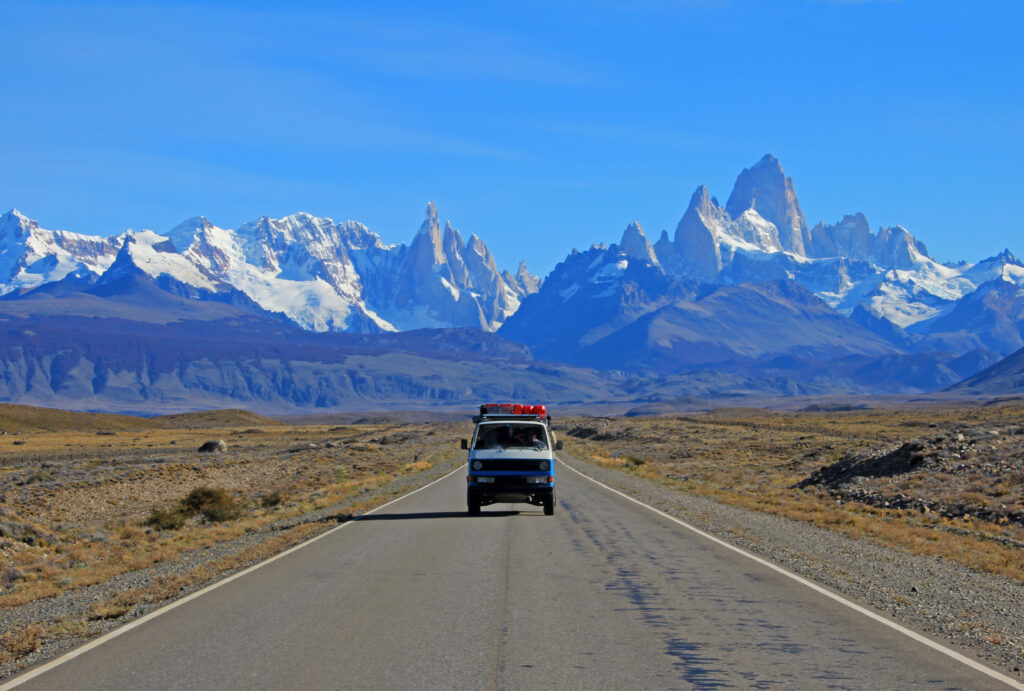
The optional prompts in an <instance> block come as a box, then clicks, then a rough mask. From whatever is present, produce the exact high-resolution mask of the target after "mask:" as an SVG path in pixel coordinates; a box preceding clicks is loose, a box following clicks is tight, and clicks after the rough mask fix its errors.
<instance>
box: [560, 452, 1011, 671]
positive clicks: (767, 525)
mask: <svg viewBox="0 0 1024 691" xmlns="http://www.w3.org/2000/svg"><path fill="white" fill-rule="evenodd" d="M561 458H562V460H563V461H564V462H566V463H567V464H568V465H569V466H570V467H573V468H575V469H577V470H579V471H581V472H583V473H585V474H586V475H589V476H590V477H592V478H594V479H596V480H599V481H601V482H603V483H604V484H606V485H608V486H610V487H613V488H615V489H617V490H619V491H621V492H624V493H626V494H628V495H629V496H632V497H634V498H636V499H638V500H640V501H642V502H645V503H647V504H650V505H651V506H654V507H656V508H658V509H660V510H661V511H664V512H665V513H668V514H669V515H672V516H675V517H677V518H679V519H681V520H684V521H686V522H687V523H690V524H691V525H693V526H695V527H697V528H700V529H701V530H704V531H706V532H708V533H710V534H712V535H715V536H716V537H719V538H720V539H723V540H725V541H727V542H729V543H731V544H733V545H736V546H737V547H740V548H743V549H745V550H747V551H749V552H751V553H753V554H757V555H759V556H761V557H764V558H766V559H769V560H771V561H773V562H775V563H777V564H779V565H781V566H784V567H785V568H787V569H790V570H791V571H793V572H795V573H797V574H799V575H801V576H803V577H805V578H807V579H809V580H812V581H814V582H816V583H819V584H821V585H823V586H825V587H827V588H829V589H831V590H833V591H835V592H837V593H840V594H842V595H843V596H845V597H847V598H849V599H850V600H853V601H855V602H858V603H860V604H862V605H865V606H867V607H869V608H871V609H873V610H875V611H876V612H878V613H880V614H882V615H885V616H890V617H892V618H893V620H894V621H897V622H899V623H900V624H902V625H904V626H907V627H908V628H911V629H914V630H917V631H919V632H921V633H923V634H925V635H927V636H929V637H931V638H933V639H935V640H937V641H940V642H943V643H945V644H947V645H949V646H950V647H953V648H954V649H957V650H959V651H961V652H963V653H964V654H966V655H969V656H971V657H974V658H976V659H978V660H981V661H983V662H985V663H986V664H988V665H990V666H991V667H993V668H994V669H996V670H998V671H1001V672H1003V673H1004V674H1007V675H1008V676H1010V677H1011V678H1014V679H1018V680H1021V681H1022V682H1024V672H1022V670H1024V627H1022V625H1021V622H1024V585H1022V584H1021V583H1020V582H1018V581H1014V580H1011V579H1008V578H1003V577H999V576H994V575H990V574H984V573H979V572H976V571H973V570H971V569H968V568H966V567H964V566H960V565H958V564H954V563H951V562H949V561H946V560H942V559H938V558H934V557H924V556H918V555H914V554H908V553H906V552H903V551H900V550H897V549H893V548H889V547H884V546H881V545H878V544H875V543H873V542H871V541H869V540H866V539H859V540H855V539H851V538H849V537H846V536H844V535H841V534H838V533H834V532H831V531H829V530H826V529H823V528H818V527H816V526H813V525H810V524H807V523H802V522H799V521H794V520H790V519H787V518H782V517H780V516H775V515H772V514H768V513H761V512H758V511H749V510H745V509H741V508H736V507H732V506H728V505H725V504H721V503H719V502H716V501H714V500H712V499H708V498H705V497H700V496H695V495H691V494H685V493H682V492H678V491H675V490H673V489H670V488H668V487H666V486H664V485H661V484H658V483H657V482H655V481H652V480H648V479H646V478H642V477H638V476H636V475H633V474H630V473H628V472H624V471H620V470H615V469H612V468H606V467H602V466H598V465H595V464H592V463H588V462H584V461H581V460H580V459H578V458H573V457H571V456H569V455H568V454H563V455H562V456H561Z"/></svg>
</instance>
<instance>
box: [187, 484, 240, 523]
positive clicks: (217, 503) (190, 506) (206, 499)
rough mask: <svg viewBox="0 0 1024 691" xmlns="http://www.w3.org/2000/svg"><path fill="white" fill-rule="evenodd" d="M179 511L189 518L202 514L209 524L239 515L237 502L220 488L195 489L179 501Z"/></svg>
mask: <svg viewBox="0 0 1024 691" xmlns="http://www.w3.org/2000/svg"><path fill="white" fill-rule="evenodd" d="M181 509H182V510H183V511H184V512H185V513H187V514H188V515H190V516H194V515H196V514H202V515H203V518H205V519H206V520H208V521H210V522H211V523H219V522H221V521H229V520H231V519H233V518H238V515H239V513H241V510H240V509H239V506H238V504H237V502H235V500H234V499H232V498H231V495H230V494H228V493H227V490H225V489H223V488H220V487H196V488H195V489H194V490H192V491H191V492H189V493H188V495H187V496H186V497H185V498H184V499H182V500H181Z"/></svg>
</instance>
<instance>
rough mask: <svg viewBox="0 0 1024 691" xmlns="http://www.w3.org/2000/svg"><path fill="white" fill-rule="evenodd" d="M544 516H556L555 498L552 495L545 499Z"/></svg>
mask: <svg viewBox="0 0 1024 691" xmlns="http://www.w3.org/2000/svg"><path fill="white" fill-rule="evenodd" d="M544 515H545V516H554V515H555V497H554V495H551V496H549V497H544Z"/></svg>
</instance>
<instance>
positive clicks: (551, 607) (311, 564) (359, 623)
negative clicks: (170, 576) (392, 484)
mask: <svg viewBox="0 0 1024 691" xmlns="http://www.w3.org/2000/svg"><path fill="white" fill-rule="evenodd" d="M15 681H17V680H15ZM723 687H736V688H861V689H863V688H871V689H895V688H900V689H906V688H915V687H926V688H942V689H948V688H964V689H982V688H1003V689H1005V688H1007V687H1006V686H1005V685H1003V684H1001V683H999V682H998V681H997V680H995V679H993V678H991V677H988V676H985V675H984V674H982V673H980V672H978V671H977V670H975V669H972V668H970V667H968V666H966V665H964V664H962V663H960V662H957V661H956V660H954V659H951V658H950V657H948V656H946V655H943V654H942V653H940V652H937V651H935V650H932V649H929V648H927V647H925V646H924V645H922V644H921V643H919V642H916V641H914V640H912V639H910V638H908V637H906V636H904V635H903V634H901V633H899V632H898V631H895V630H892V629H890V628H887V627H885V626H883V625H881V624H879V623H878V622H875V621H872V620H871V619H870V618H868V617H866V616H864V615H863V614H860V613H858V612H856V611H853V610H852V609H850V608H848V607H845V606H843V605H841V604H839V603H837V602H835V601H833V600H831V599H829V598H828V597H826V596H825V595H822V594H821V593H817V592H815V591H813V590H811V589H810V588H808V587H806V586H804V585H801V584H800V583H799V582H797V581H794V580H793V579H790V578H787V577H786V576H785V575H783V574H780V573H778V572H776V571H773V570H771V569H769V568H767V567H765V566H763V565H761V564H758V563H757V562H755V561H753V560H751V559H749V558H747V557H745V556H743V555H741V554H737V553H736V552H733V551H730V550H728V549H725V548H723V547H721V546H720V545H716V544H715V543H713V542H711V541H709V540H707V539H705V538H703V537H700V536H699V535H696V534H695V533H693V532H691V531H688V530H686V529H685V528H683V527H682V526H680V525H678V524H676V523H674V522H672V521H670V520H669V519H667V518H664V517H662V516H659V515H658V514H656V513H654V512H652V511H650V510H648V509H645V508H643V507H642V506H639V505H637V504H635V503H632V502H629V501H627V500H625V499H623V498H621V497H619V496H616V495H615V494H613V493H611V492H609V491H607V490H606V489H603V488H601V487H599V486H597V485H596V484H593V483H591V482H589V481H588V480H585V479H582V478H580V477H579V476H577V475H576V474H575V473H573V472H570V471H569V470H567V469H565V468H564V467H563V468H561V469H560V470H559V479H558V505H557V507H556V510H555V515H554V516H550V517H546V516H544V515H542V512H541V509H540V507H531V506H527V505H496V506H491V507H485V508H484V511H483V514H482V515H481V516H480V517H476V518H469V517H468V516H466V513H465V473H464V471H459V472H456V473H455V474H454V475H451V476H449V477H447V478H446V479H444V480H442V481H440V482H438V483H436V484H434V485H432V486H430V487H428V488H426V489H424V490H422V491H420V492H417V493H415V494H412V495H411V496H407V497H405V498H403V499H401V500H399V501H397V502H394V503H392V504H390V505H389V506H387V507H385V508H384V509H382V510H380V511H378V512H376V513H373V514H371V515H367V516H365V517H364V518H362V519H360V520H358V521H354V522H352V523H349V524H346V525H345V526H343V527H341V528H339V529H335V530H334V531H333V532H331V533H330V534H328V535H326V536H325V537H323V538H322V539H319V540H317V541H315V542H313V543H311V544H309V545H307V546H305V547H303V548H301V549H299V550H296V551H295V552H293V553H291V554H289V555H287V556H285V557H284V558H281V559H279V560H276V561H274V562H272V563H269V564H267V565H265V566H263V567H261V568H258V569H256V570H254V571H252V572H251V573H248V574H245V575H244V576H242V577H240V578H237V579H235V580H233V581H231V582H230V583H227V584H225V585H223V586H221V587H217V588H214V589H212V590H210V591H209V592H206V593H204V594H202V595H201V596H199V597H196V598H194V599H192V600H190V601H189V602H186V603H185V604H182V605H180V606H177V607H174V608H171V609H168V610H166V611H165V612H164V613H163V614H161V615H160V616H157V617H154V618H152V619H151V620H148V621H146V622H144V623H142V624H141V625H139V626H137V627H136V628H134V629H132V630H130V631H128V632H126V633H125V634H124V635H120V636H117V637H115V638H112V639H110V640H108V641H106V642H104V643H102V644H101V645H98V646H95V647H94V648H92V649H90V650H88V651H87V652H85V653H83V654H81V655H79V656H78V657H75V658H73V659H71V660H68V661H66V662H63V663H61V664H58V665H56V666H53V667H52V668H51V669H48V670H47V671H45V672H44V673H42V674H40V675H38V676H35V677H33V678H30V679H28V680H27V681H26V682H25V683H24V684H23V685H22V686H20V687H19V688H21V689H173V688H180V689H197V688H206V689H285V688H293V689H294V688H396V689H397V688H401V689H415V688H435V689H441V688H465V689H541V688H558V689H594V688H616V689H620V688H631V689H633V688H650V689H661V688H698V689H704V688H723Z"/></svg>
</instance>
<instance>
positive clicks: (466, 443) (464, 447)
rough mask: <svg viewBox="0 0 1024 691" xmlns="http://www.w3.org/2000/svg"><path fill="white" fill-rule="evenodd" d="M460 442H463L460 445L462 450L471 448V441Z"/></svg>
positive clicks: (463, 440)
mask: <svg viewBox="0 0 1024 691" xmlns="http://www.w3.org/2000/svg"><path fill="white" fill-rule="evenodd" d="M459 441H460V442H462V443H461V445H460V448H463V449H468V448H469V440H468V439H460V440H459Z"/></svg>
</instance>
